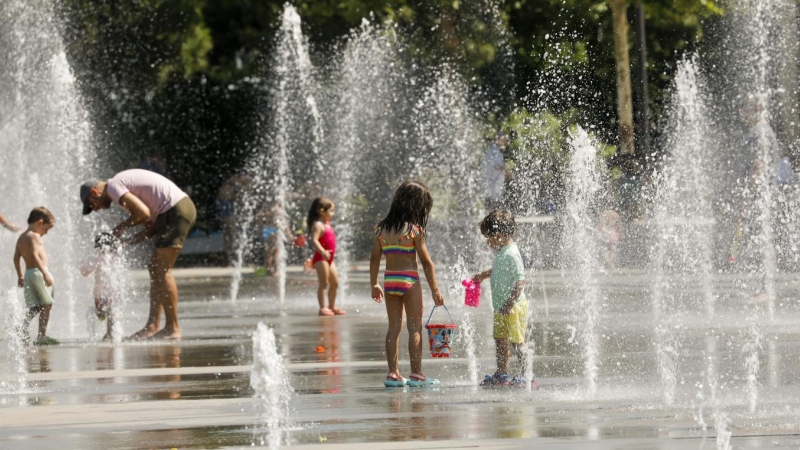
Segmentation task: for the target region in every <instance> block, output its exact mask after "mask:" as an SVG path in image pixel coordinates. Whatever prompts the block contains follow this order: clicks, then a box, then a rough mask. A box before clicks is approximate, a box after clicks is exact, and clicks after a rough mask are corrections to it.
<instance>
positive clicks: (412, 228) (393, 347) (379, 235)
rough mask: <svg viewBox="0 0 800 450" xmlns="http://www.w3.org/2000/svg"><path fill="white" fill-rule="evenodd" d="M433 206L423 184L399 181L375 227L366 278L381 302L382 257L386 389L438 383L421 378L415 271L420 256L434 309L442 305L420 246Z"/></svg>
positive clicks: (419, 303) (425, 251)
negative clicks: (406, 365)
mask: <svg viewBox="0 0 800 450" xmlns="http://www.w3.org/2000/svg"><path fill="white" fill-rule="evenodd" d="M432 206H433V199H432V198H431V193H430V191H429V190H428V188H427V187H425V185H423V184H422V183H420V182H418V181H404V182H403V183H402V184H401V185H400V187H398V188H397V191H395V193H394V198H393V199H392V206H391V207H390V209H389V214H388V215H387V216H386V218H385V219H383V220H382V221H381V222H379V223H378V226H377V227H376V228H375V240H374V242H373V245H372V255H371V256H370V260H369V279H370V284H371V285H372V299H373V300H375V301H376V302H378V303H382V302H383V300H384V290H383V289H382V288H381V285H380V284H379V283H378V272H379V270H380V264H381V257H382V256H383V255H386V271H385V275H384V288H385V289H386V297H385V298H386V313H387V314H388V316H389V331H388V332H387V333H386V359H387V361H388V363H389V374H388V375H387V376H386V380H385V381H384V385H385V386H386V387H402V386H406V385H408V386H431V385H434V384H438V383H439V381H438V380H434V379H432V378H427V377H425V375H423V374H422V287H421V286H420V283H419V272H418V270H417V256H419V261H420V263H421V264H422V269H423V271H424V272H425V278H426V279H427V280H428V286H429V287H430V290H431V294H432V295H433V302H434V303H435V304H436V306H441V305H443V304H444V297H443V296H442V293H441V292H439V286H438V284H437V282H436V273H435V270H434V266H433V261H431V256H430V254H429V253H428V248H427V247H426V246H425V227H426V225H427V223H428V214H429V213H430V211H431V207H432ZM403 310H405V312H406V319H407V321H408V324H407V328H408V351H409V357H410V359H411V375H410V376H409V377H408V380H406V379H405V378H403V377H402V376H401V375H400V371H399V369H398V365H397V354H398V348H399V342H398V339H399V337H400V331H401V329H402V327H403Z"/></svg>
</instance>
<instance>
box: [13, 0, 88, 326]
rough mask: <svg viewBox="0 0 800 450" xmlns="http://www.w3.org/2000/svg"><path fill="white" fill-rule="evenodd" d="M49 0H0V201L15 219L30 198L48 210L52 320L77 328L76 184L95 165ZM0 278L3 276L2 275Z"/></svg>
mask: <svg viewBox="0 0 800 450" xmlns="http://www.w3.org/2000/svg"><path fill="white" fill-rule="evenodd" d="M51 3H52V2H28V1H22V0H10V1H5V2H3V3H2V4H0V16H2V17H3V22H2V24H0V42H3V43H4V47H3V51H4V54H5V56H6V57H5V58H3V60H2V61H0V91H2V94H0V117H2V118H3V119H2V122H0V167H3V171H4V175H3V176H2V177H0V192H2V193H3V198H4V199H6V200H5V201H0V209H2V211H3V214H4V215H5V216H7V217H9V219H10V220H11V221H12V222H15V223H18V224H22V223H24V220H25V218H26V217H27V216H28V213H29V212H30V210H31V209H32V208H33V207H35V206H45V207H47V208H48V209H49V210H50V211H51V212H52V213H53V215H54V216H55V219H56V226H55V228H53V230H52V231H51V233H49V234H48V236H47V237H46V238H45V239H44V243H45V248H46V249H47V252H48V255H49V258H50V265H51V267H50V271H51V272H52V273H53V276H54V279H55V282H56V283H57V285H58V286H57V290H58V292H59V302H58V305H57V306H56V308H57V309H58V311H59V312H56V311H55V310H54V311H53V314H54V317H64V320H62V321H52V323H51V327H52V328H54V334H66V335H69V336H76V335H77V333H78V329H79V328H78V323H77V320H78V319H79V318H80V317H82V315H81V314H78V306H77V304H76V302H77V299H78V298H80V295H79V293H80V292H86V291H87V289H86V287H85V284H86V282H85V281H84V280H81V279H80V276H79V275H78V274H76V271H75V270H74V268H75V267H76V266H77V263H78V262H79V261H80V259H81V256H82V255H85V254H86V252H87V249H89V250H90V249H91V245H83V244H84V243H85V242H86V241H87V239H86V238H87V237H88V233H90V232H91V229H90V227H85V226H80V217H81V216H80V210H79V206H80V204H79V203H78V201H77V197H78V186H80V184H81V182H82V181H83V180H84V179H85V178H88V175H89V174H90V173H91V172H92V171H93V169H94V167H93V165H94V151H93V149H92V147H91V144H90V140H91V131H90V126H89V124H88V122H87V115H86V111H85V110H84V108H83V106H82V101H81V98H80V96H79V95H78V92H77V89H76V86H75V79H74V77H73V76H72V72H71V70H70V67H69V64H68V62H67V58H66V54H65V53H64V44H63V42H62V40H61V37H60V34H59V29H60V28H59V25H58V24H57V22H56V19H55V13H54V11H53V5H52V4H51ZM12 199H13V200H12ZM6 273H7V272H6ZM0 280H2V281H3V283H5V285H6V286H8V285H9V284H8V283H10V280H8V278H6V276H5V275H0ZM81 309H82V308H81Z"/></svg>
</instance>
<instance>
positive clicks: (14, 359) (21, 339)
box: [0, 289, 29, 392]
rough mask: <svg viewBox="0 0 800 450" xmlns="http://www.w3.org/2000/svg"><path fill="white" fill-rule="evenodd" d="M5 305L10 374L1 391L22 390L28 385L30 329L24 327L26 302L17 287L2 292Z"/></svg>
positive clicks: (8, 370)
mask: <svg viewBox="0 0 800 450" xmlns="http://www.w3.org/2000/svg"><path fill="white" fill-rule="evenodd" d="M0 300H1V301H2V303H0V305H2V307H3V311H4V314H3V330H4V331H5V332H4V335H5V336H4V337H5V339H4V340H5V342H6V346H7V350H6V351H7V359H8V361H6V363H7V365H6V373H7V374H8V375H10V377H9V378H6V377H3V378H6V380H5V381H2V382H0V392H21V391H24V390H25V389H26V388H27V387H28V363H27V360H26V355H27V352H28V350H27V341H28V340H29V338H28V330H26V329H23V326H22V323H23V320H24V319H25V313H26V311H25V303H24V302H23V301H22V300H21V299H20V298H19V296H18V294H17V289H11V290H8V291H5V292H0Z"/></svg>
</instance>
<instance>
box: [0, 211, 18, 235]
mask: <svg viewBox="0 0 800 450" xmlns="http://www.w3.org/2000/svg"><path fill="white" fill-rule="evenodd" d="M0 225H2V227H3V228H5V229H6V230H8V231H11V232H14V233H16V232H17V231H19V230H20V228H19V227H18V226H16V225H14V224H13V223H11V222H9V221H8V220H6V218H5V217H4V216H3V215H2V214H0Z"/></svg>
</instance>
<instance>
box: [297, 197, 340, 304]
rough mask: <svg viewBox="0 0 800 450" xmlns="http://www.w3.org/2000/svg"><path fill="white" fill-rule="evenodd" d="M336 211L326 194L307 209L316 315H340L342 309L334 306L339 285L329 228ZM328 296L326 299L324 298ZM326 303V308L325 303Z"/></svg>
mask: <svg viewBox="0 0 800 450" xmlns="http://www.w3.org/2000/svg"><path fill="white" fill-rule="evenodd" d="M335 212H336V206H335V205H334V204H333V202H332V201H331V199H329V198H325V197H318V198H315V199H314V201H313V202H312V203H311V208H309V210H308V220H307V223H306V224H307V225H308V229H309V230H310V231H311V240H310V241H309V243H310V245H311V248H313V249H314V256H313V257H312V258H311V265H312V266H314V269H315V270H316V271H317V280H318V281H319V287H318V288H317V300H318V301H319V315H320V316H333V315H342V314H344V313H345V312H344V310H343V309H341V308H337V307H336V290H337V289H338V288H339V272H338V271H337V270H336V264H335V263H334V262H333V255H334V253H336V234H334V232H333V227H331V220H332V219H333V215H334V213H335ZM326 298H327V301H326ZM326 303H327V304H328V306H327V307H326V306H325V304H326Z"/></svg>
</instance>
